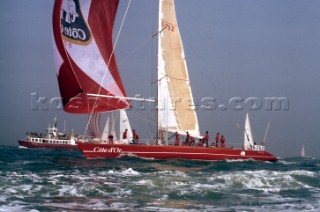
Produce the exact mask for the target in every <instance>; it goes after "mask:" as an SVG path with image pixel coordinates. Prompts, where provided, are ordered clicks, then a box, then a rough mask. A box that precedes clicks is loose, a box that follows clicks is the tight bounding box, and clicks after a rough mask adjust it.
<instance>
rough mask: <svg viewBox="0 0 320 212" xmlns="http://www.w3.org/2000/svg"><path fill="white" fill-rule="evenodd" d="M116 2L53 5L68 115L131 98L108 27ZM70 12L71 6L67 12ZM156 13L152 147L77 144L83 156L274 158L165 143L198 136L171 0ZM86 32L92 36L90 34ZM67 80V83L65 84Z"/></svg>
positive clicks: (162, 0)
mask: <svg viewBox="0 0 320 212" xmlns="http://www.w3.org/2000/svg"><path fill="white" fill-rule="evenodd" d="M67 2H68V3H69V4H70V3H71V2H73V4H72V7H69V9H68V7H66V6H65V4H67ZM118 3H119V1H118V0H108V1H99V0H91V1H77V0H74V1H72V0H71V1H70V0H69V1H66V0H64V1H63V0H56V1H55V4H54V12H53V31H54V37H55V43H56V46H57V48H56V49H57V50H56V51H57V52H58V60H57V61H58V67H59V69H58V70H59V71H58V80H59V85H60V91H61V95H62V96H63V97H64V100H65V101H64V109H65V111H67V112H73V113H89V114H93V112H109V111H114V110H120V109H126V108H129V102H128V99H132V98H128V97H127V96H126V92H125V90H124V87H123V85H122V82H121V80H120V75H119V73H118V70H117V64H116V60H115V57H114V55H113V51H114V49H113V44H112V40H113V39H112V29H113V24H114V20H115V16H116V13H117V7H118ZM70 8H73V9H72V11H71V10H70ZM158 9H159V16H158V17H159V19H158V33H157V34H156V35H157V38H158V74H157V83H156V84H157V91H158V92H157V102H156V106H157V123H156V124H157V137H156V139H155V142H154V143H153V144H151V145H149V144H146V143H140V144H139V145H133V144H117V143H102V142H101V143H91V142H86V143H85V142H84V143H82V142H78V147H79V149H80V150H81V151H82V153H83V154H84V156H85V157H86V158H116V157H121V156H124V155H129V156H132V155H134V156H137V157H141V158H149V159H176V158H182V159H191V160H225V159H255V160H265V161H275V160H277V158H276V157H275V156H273V155H272V154H270V153H269V152H267V151H265V150H264V146H261V148H255V145H254V146H253V148H250V149H243V148H216V147H210V148H209V147H204V146H203V145H202V146H201V145H197V146H191V144H190V143H189V145H184V146H182V145H180V146H179V145H176V146H174V145H170V144H169V143H168V134H169V133H176V132H177V134H180V135H186V132H187V131H188V132H189V134H190V135H191V136H192V138H198V139H201V138H202V137H201V136H200V129H199V124H198V119H197V114H196V111H195V110H194V108H193V107H192V106H191V105H194V103H193V96H192V91H191V84H190V80H189V75H188V69H187V63H186V59H185V53H184V48H183V44H182V39H181V36H180V32H179V27H178V23H177V19H176V13H175V5H174V0H159V8H158ZM66 14H67V15H68V16H66ZM69 16H71V18H70V17H69ZM70 19H71V20H70ZM78 19H79V20H78ZM87 26H89V27H87ZM97 26H98V27H97ZM73 29H75V30H73ZM105 29H107V30H105ZM91 32H92V33H93V34H94V36H91V34H90V33H91ZM105 32H107V33H105ZM84 35H86V36H84ZM88 36H91V37H88ZM75 37H76V38H75ZM154 37H155V36H154ZM82 39H84V40H82ZM91 51H92V53H90V52H91ZM110 60H111V62H110ZM110 64H111V65H112V66H110ZM68 78H70V80H71V81H72V83H69V79H68ZM100 79H102V81H101V80H100ZM87 81H88V82H87ZM75 97H80V99H76V100H77V101H80V103H79V105H77V106H79V107H76V108H74V107H73V105H74V104H76V103H78V102H77V101H76V100H74V99H73V98H75ZM89 97H94V98H89ZM81 100H82V101H81ZM180 142H181V141H180ZM200 144H201V143H200ZM259 147H260V146H259ZM262 147H263V149H262Z"/></svg>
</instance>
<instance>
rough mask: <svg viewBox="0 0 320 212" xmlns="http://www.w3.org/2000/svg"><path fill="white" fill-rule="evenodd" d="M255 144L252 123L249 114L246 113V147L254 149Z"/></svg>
mask: <svg viewBox="0 0 320 212" xmlns="http://www.w3.org/2000/svg"><path fill="white" fill-rule="evenodd" d="M253 145H254V140H253V136H252V130H251V124H250V119H249V114H248V113H247V115H246V121H245V125H244V148H245V149H252V148H253Z"/></svg>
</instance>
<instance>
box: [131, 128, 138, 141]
mask: <svg viewBox="0 0 320 212" xmlns="http://www.w3.org/2000/svg"><path fill="white" fill-rule="evenodd" d="M132 137H133V139H132V142H133V144H139V136H138V133H137V132H136V131H135V130H134V129H133V130H132Z"/></svg>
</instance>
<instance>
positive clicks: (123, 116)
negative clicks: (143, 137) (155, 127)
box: [119, 110, 133, 142]
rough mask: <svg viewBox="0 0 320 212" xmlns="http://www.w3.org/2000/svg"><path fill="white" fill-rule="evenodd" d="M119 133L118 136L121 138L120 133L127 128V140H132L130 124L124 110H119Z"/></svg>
mask: <svg viewBox="0 0 320 212" xmlns="http://www.w3.org/2000/svg"><path fill="white" fill-rule="evenodd" d="M119 129H120V130H119V131H120V135H119V138H120V140H122V134H123V132H124V131H125V130H126V129H127V130H128V131H127V140H128V141H129V142H130V141H132V137H133V136H132V130H131V126H130V122H129V119H128V115H127V112H126V111H125V110H120V128H119Z"/></svg>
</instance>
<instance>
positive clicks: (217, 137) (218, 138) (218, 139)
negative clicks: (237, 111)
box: [216, 133, 220, 147]
mask: <svg viewBox="0 0 320 212" xmlns="http://www.w3.org/2000/svg"><path fill="white" fill-rule="evenodd" d="M219 141H220V134H219V133H217V135H216V147H218V146H219Z"/></svg>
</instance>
